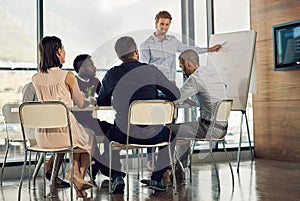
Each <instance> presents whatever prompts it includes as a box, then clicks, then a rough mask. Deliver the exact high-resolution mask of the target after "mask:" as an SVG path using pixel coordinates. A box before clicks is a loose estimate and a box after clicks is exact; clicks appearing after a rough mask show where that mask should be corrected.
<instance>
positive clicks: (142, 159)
mask: <svg viewBox="0 0 300 201" xmlns="http://www.w3.org/2000/svg"><path fill="white" fill-rule="evenodd" d="M143 150H144V149H143V148H142V149H141V152H142V153H140V155H141V169H142V178H143V177H144V152H143Z"/></svg>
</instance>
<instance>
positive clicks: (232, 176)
mask: <svg viewBox="0 0 300 201" xmlns="http://www.w3.org/2000/svg"><path fill="white" fill-rule="evenodd" d="M222 143H223V148H224V152H225V155H226V158H227V161H228V165H229V167H230V171H231V178H232V188H234V175H233V170H232V166H231V163H230V159H229V157H228V153H227V150H226V147H225V141H224V140H223V142H222Z"/></svg>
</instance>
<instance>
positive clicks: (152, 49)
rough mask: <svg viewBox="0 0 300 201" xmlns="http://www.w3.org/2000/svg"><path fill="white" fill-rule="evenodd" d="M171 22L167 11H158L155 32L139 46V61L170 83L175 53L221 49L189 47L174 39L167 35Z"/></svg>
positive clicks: (173, 69)
mask: <svg viewBox="0 0 300 201" xmlns="http://www.w3.org/2000/svg"><path fill="white" fill-rule="evenodd" d="M171 21H172V16H171V14H170V13H169V12H167V11H160V12H159V13H158V14H157V15H156V16H155V29H156V31H155V32H154V33H153V35H151V36H150V37H149V38H148V39H147V40H145V41H144V42H143V43H142V44H141V46H140V51H141V58H140V61H141V62H144V63H147V64H153V65H155V66H157V67H158V69H159V70H161V72H162V73H163V74H164V75H165V76H166V77H167V78H168V79H169V80H170V81H171V82H174V83H175V81H176V52H183V51H185V50H187V49H192V50H194V51H195V52H196V53H198V54H201V53H206V52H214V51H219V50H220V48H221V47H222V46H221V45H220V44H217V45H215V46H213V47H210V48H200V47H189V46H187V45H185V44H183V43H182V42H180V41H179V40H177V39H176V38H175V36H172V35H167V32H168V30H169V28H170V25H171Z"/></svg>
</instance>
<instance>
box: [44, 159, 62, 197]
mask: <svg viewBox="0 0 300 201" xmlns="http://www.w3.org/2000/svg"><path fill="white" fill-rule="evenodd" d="M58 160H59V158H58V153H55V157H54V162H53V169H52V172H51V179H50V183H51V184H50V197H51V198H55V195H54V186H55V180H56V177H57V174H58V167H57V164H58ZM44 165H45V166H46V164H44Z"/></svg>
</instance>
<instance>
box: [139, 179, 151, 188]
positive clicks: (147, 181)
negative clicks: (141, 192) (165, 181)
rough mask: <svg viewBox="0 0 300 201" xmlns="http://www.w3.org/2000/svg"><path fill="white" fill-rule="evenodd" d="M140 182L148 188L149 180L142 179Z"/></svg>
mask: <svg viewBox="0 0 300 201" xmlns="http://www.w3.org/2000/svg"><path fill="white" fill-rule="evenodd" d="M140 182H141V183H142V184H145V186H149V185H150V179H142V180H140Z"/></svg>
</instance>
